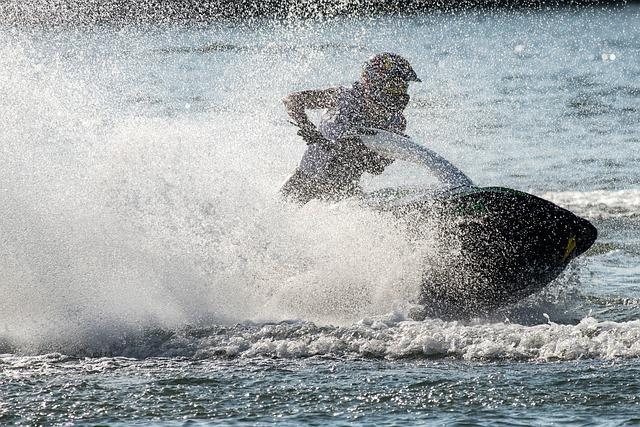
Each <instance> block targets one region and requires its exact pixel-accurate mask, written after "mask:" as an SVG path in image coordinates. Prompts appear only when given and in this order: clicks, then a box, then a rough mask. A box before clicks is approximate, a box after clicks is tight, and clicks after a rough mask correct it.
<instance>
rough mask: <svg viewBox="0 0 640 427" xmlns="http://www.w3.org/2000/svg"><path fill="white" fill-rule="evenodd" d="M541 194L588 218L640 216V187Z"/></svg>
mask: <svg viewBox="0 0 640 427" xmlns="http://www.w3.org/2000/svg"><path fill="white" fill-rule="evenodd" d="M539 195H540V197H542V198H545V199H547V200H550V201H552V202H554V203H556V204H558V205H560V206H562V207H565V208H567V209H569V210H571V211H573V212H575V213H577V214H578V215H582V216H585V217H587V218H592V219H607V218H620V217H622V218H634V219H635V218H639V217H640V189H625V190H594V191H584V192H581V191H561V192H546V193H541V194H539Z"/></svg>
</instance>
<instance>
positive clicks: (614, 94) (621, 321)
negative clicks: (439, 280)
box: [0, 6, 640, 425]
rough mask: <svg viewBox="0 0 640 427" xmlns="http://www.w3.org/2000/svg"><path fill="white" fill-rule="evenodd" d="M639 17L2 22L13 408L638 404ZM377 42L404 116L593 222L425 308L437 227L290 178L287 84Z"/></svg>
mask: <svg viewBox="0 0 640 427" xmlns="http://www.w3.org/2000/svg"><path fill="white" fill-rule="evenodd" d="M639 18H640V9H639V8H638V6H627V7H624V8H620V9H580V10H571V9H566V10H561V11H546V12H526V11H520V12H517V13H514V12H507V11H498V12H493V13H489V12H478V13H475V12H468V13H459V14H454V15H450V14H443V13H434V14H430V15H418V16H414V17H410V18H407V17H383V18H376V19H360V20H350V19H334V20H330V21H325V22H319V21H294V22H284V23H283V22H275V21H268V20H258V21H251V22H240V23H239V22H212V23H210V24H206V25H205V24H202V25H198V26H187V25H177V24H164V25H156V26H137V27H132V26H125V27H116V26H109V25H105V26H91V27H80V28H70V27H61V28H53V29H25V28H4V29H1V30H0V31H1V34H0V36H1V37H0V38H1V40H2V42H1V44H0V91H1V92H2V93H3V94H4V95H3V97H2V99H1V100H0V112H1V115H2V120H0V202H1V205H2V206H3V215H2V218H1V219H0V236H1V237H0V291H1V292H2V295H3V298H2V299H0V395H1V396H2V398H0V423H2V424H12V423H15V424H27V425H33V424H62V423H65V422H71V423H74V422H75V423H79V424H109V425H129V424H131V423H139V424H147V423H160V424H169V425H182V424H187V423H203V424H206V423H209V422H213V423H222V424H252V425H265V424H270V423H273V422H278V423H279V424H283V425H301V424H308V425H327V424H329V425H331V424H335V425H342V424H345V423H347V422H350V423H353V424H356V425H372V424H373V425H415V424H416V423H427V422H439V423H446V424H456V423H457V424H461V425H462V424H464V425H496V424H498V425H499V424H504V425H531V424H554V423H556V424H581V425H582V424H589V423H591V424H597V425H603V424H608V425H622V424H624V423H627V424H628V425H632V424H635V423H638V422H640V419H639V418H638V415H637V414H638V397H637V396H638V390H639V387H640V384H639V383H638V380H637V378H638V369H639V368H640V364H638V357H639V356H640V344H638V342H640V341H639V339H638V338H640V320H639V319H640V288H639V286H638V285H639V280H638V278H639V277H640V267H638V265H640V263H639V262H638V261H639V260H640V216H639V215H638V212H640V211H639V210H638V208H639V207H640V174H639V173H638V168H637V163H638V160H640V148H638V147H640V145H638V143H639V142H640V132H639V130H640V126H639V124H640V114H639V112H640V86H639V84H638V81H639V77H640V34H639V32H638V30H637V28H636V27H637V22H639ZM381 50H392V51H397V52H399V53H402V54H404V55H406V56H407V57H409V58H410V59H411V61H412V63H413V64H414V67H415V68H416V70H417V71H418V74H419V75H420V77H421V78H422V80H423V83H422V84H417V85H414V86H412V88H411V94H412V102H411V104H410V106H409V109H408V112H407V116H408V121H409V126H408V130H407V133H408V134H409V135H411V136H412V137H413V138H414V139H415V140H417V141H419V142H421V143H423V144H425V145H427V146H429V147H431V148H433V149H435V150H436V151H438V152H439V153H441V154H443V155H444V156H446V157H447V158H449V159H450V160H452V161H453V162H454V163H455V164H456V165H458V166H459V167H460V168H461V169H462V170H464V171H465V172H467V173H468V174H469V176H470V177H471V178H472V179H473V180H474V181H475V182H476V183H478V184H479V185H503V186H508V187H513V188H518V189H521V190H525V191H529V192H533V193H535V194H538V195H540V196H542V197H544V198H547V199H549V200H552V201H554V202H556V203H558V204H560V205H561V206H564V207H567V208H569V209H571V210H572V211H574V212H576V213H577V214H579V215H581V216H584V217H586V218H588V219H590V220H591V221H592V222H593V223H594V224H595V225H596V226H597V227H598V229H599V232H600V236H599V239H598V242H597V243H596V245H595V246H594V247H593V248H592V250H590V251H589V252H588V253H587V254H586V255H585V256H583V257H582V258H581V259H579V260H577V261H576V262H574V263H573V264H572V266H571V268H569V269H568V271H567V272H566V274H564V275H563V277H561V278H560V279H559V280H558V281H557V282H556V283H554V284H553V285H552V286H550V288H549V289H548V290H546V291H545V292H543V293H542V294H540V295H536V296H533V297H532V298H530V299H528V300H526V301H523V302H522V303H521V304H519V305H517V306H514V307H509V308H505V309H504V310H501V311H500V312H498V313H494V314H493V315H491V316H488V317H487V318H483V319H475V320H474V321H472V322H466V323H463V322H445V321H442V320H440V319H427V320H425V321H424V322H414V321H411V320H408V317H407V313H408V310H409V309H410V308H411V303H410V302H411V300H412V298H413V297H414V296H415V295H416V293H417V290H418V287H419V283H420V273H419V271H420V263H421V261H422V255H423V254H424V253H423V252H421V251H422V250H427V251H428V248H429V245H428V243H429V242H427V244H426V245H425V247H426V248H420V250H416V248H415V247H414V246H412V245H411V244H410V243H409V242H406V241H405V240H404V238H403V237H402V233H400V232H399V231H398V229H397V225H396V224H394V222H393V221H392V220H391V219H390V218H386V217H384V216H381V215H378V214H376V213H373V212H367V211H363V210H362V209H361V208H360V207H359V206H357V204H346V205H343V206H333V207H331V208H327V207H326V206H324V205H322V204H320V203H310V204H309V205H308V206H305V207H304V208H302V209H299V208H295V207H291V206H287V205H285V204H283V203H282V202H280V201H279V199H278V197H277V190H278V188H279V186H280V184H281V183H282V182H283V181H284V179H285V178H286V177H287V174H288V173H289V172H290V171H291V170H292V169H293V167H295V165H296V163H297V161H298V160H299V158H300V156H301V154H302V151H303V150H304V146H303V144H301V143H300V142H299V141H298V140H297V139H296V138H297V137H296V135H295V129H293V128H292V126H290V125H289V124H288V122H287V117H286V115H285V113H284V110H283V108H282V105H281V103H280V99H281V98H282V97H283V96H284V95H286V94H287V93H289V92H290V91H293V90H300V89H304V88H312V87H324V86H328V85H332V84H349V83H350V82H351V81H352V80H353V79H354V78H356V76H357V74H358V67H359V64H360V63H361V62H362V61H363V60H364V59H365V58H366V57H367V56H368V55H370V54H371V53H373V52H377V51H381Z"/></svg>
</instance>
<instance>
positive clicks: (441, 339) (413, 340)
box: [5, 313, 640, 361]
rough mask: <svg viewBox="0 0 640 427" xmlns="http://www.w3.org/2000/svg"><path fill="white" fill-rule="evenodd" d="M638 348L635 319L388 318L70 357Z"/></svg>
mask: <svg viewBox="0 0 640 427" xmlns="http://www.w3.org/2000/svg"><path fill="white" fill-rule="evenodd" d="M639 343H640V320H634V321H628V322H613V321H599V320H597V319H595V318H594V317H585V318H583V319H582V320H581V321H580V322H579V323H578V324H575V325H566V324H558V323H554V322H551V321H548V322H547V323H545V324H540V325H534V326H524V325H520V324H512V323H509V322H500V323H487V324H461V323H458V322H446V321H443V320H439V319H426V320H425V321H422V322H415V321H410V320H406V318H404V316H402V315H400V314H398V313H392V314H389V315H387V316H383V317H378V318H375V319H365V320H362V321H360V322H358V323H356V324H353V325H350V326H320V325H316V324H314V323H311V322H279V323H265V324H254V323H245V324H237V325H232V326H221V325H216V326H211V327H200V328H196V327H184V328H180V329H177V330H162V329H155V330H148V331H145V332H144V333H142V332H141V333H140V334H133V335H129V336H127V337H121V339H120V340H111V341H110V342H109V344H108V345H107V344H105V343H103V347H102V348H99V347H95V348H93V349H92V351H87V349H86V348H85V349H84V350H83V351H77V352H75V353H71V354H72V355H73V356H109V357H133V358H144V357H190V358H196V359H211V358H223V359H229V358H245V359H247V358H248V359H250V358H263V357H267V358H283V359H296V358H308V357H332V358H347V359H351V358H373V359H389V360H397V359H407V358H410V359H442V358H447V359H459V360H472V361H502V360H504V361H558V360H579V359H605V360H608V359H616V358H636V357H639V356H640V344H639ZM5 350H6V348H5ZM67 354H69V353H68V349H67Z"/></svg>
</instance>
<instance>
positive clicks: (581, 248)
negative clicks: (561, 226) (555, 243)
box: [562, 218, 598, 262]
mask: <svg viewBox="0 0 640 427" xmlns="http://www.w3.org/2000/svg"><path fill="white" fill-rule="evenodd" d="M597 238H598V229H597V228H596V227H595V226H594V225H593V224H591V223H590V222H589V221H587V220H586V219H584V218H578V221H577V222H576V224H575V227H574V228H573V230H572V234H571V236H569V238H568V239H567V246H566V248H565V253H564V256H563V259H562V260H563V261H564V262H567V261H569V260H571V259H573V258H575V257H577V256H579V255H581V254H583V253H584V252H586V251H587V250H588V249H589V248H590V247H591V246H592V245H593V243H594V242H595V241H596V239H597Z"/></svg>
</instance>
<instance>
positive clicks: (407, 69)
mask: <svg viewBox="0 0 640 427" xmlns="http://www.w3.org/2000/svg"><path fill="white" fill-rule="evenodd" d="M362 80H365V81H370V82H372V83H377V82H384V81H390V80H402V81H405V82H419V81H421V80H420V79H419V78H418V76H417V74H416V72H415V71H414V70H413V68H412V67H411V64H409V61H407V60H406V59H405V58H403V57H402V56H400V55H398V54H396V53H389V52H383V53H378V54H377V55H374V56H372V57H371V58H369V59H368V60H367V62H365V63H364V65H363V66H362Z"/></svg>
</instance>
